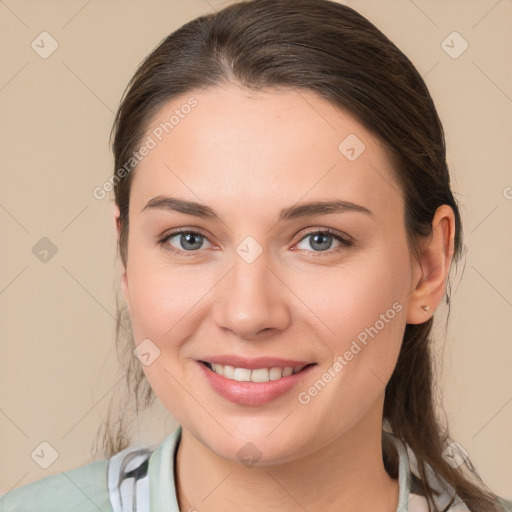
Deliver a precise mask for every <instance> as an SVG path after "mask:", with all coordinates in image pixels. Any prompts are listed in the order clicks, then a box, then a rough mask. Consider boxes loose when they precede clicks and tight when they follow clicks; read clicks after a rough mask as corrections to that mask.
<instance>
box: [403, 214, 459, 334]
mask: <svg viewBox="0 0 512 512" xmlns="http://www.w3.org/2000/svg"><path fill="white" fill-rule="evenodd" d="M454 239H455V215H454V213H453V210H452V208H451V207H450V206H448V205H447V204H444V205H442V206H440V207H439V208H437V210H436V213H435V215H434V218H433V220H432V234H431V236H430V237H429V238H428V239H427V240H425V241H424V242H423V247H422V251H421V255H420V257H419V261H418V260H416V259H414V261H413V276H414V280H413V284H414V288H413V290H412V292H411V293H410V296H409V301H408V304H407V316H406V321H407V323H408V324H421V323H423V322H426V321H427V320H428V319H429V318H430V317H431V316H432V314H433V313H434V311H435V310H436V309H437V307H438V305H439V303H440V302H441V300H442V299H443V297H444V294H445V291H446V284H447V281H448V277H449V274H450V265H451V261H452V258H453V253H454V246H455V244H454ZM423 305H428V306H430V309H429V310H428V311H425V310H424V309H423V308H422V306H423Z"/></svg>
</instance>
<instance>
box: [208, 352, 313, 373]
mask: <svg viewBox="0 0 512 512" xmlns="http://www.w3.org/2000/svg"><path fill="white" fill-rule="evenodd" d="M200 361H203V362H205V363H213V364H221V365H223V366H233V367H235V368H248V369H250V370H255V369H257V368H275V367H279V368H286V367H287V366H289V367H291V368H297V367H299V366H306V365H308V364H313V363H312V362H311V361H296V360H293V359H281V358H278V357H265V356H264V357H241V356H235V355H221V356H209V357H205V358H204V359H201V360H200Z"/></svg>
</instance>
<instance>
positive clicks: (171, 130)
mask: <svg viewBox="0 0 512 512" xmlns="http://www.w3.org/2000/svg"><path fill="white" fill-rule="evenodd" d="M191 105H194V106H192V107H191ZM150 139H151V142H150V143H149V144H147V145H148V147H149V146H151V149H150V150H149V151H148V152H147V154H146V156H144V157H143V158H142V160H141V161H140V163H139V164H138V165H137V167H136V169H135V171H133V172H134V173H135V175H134V178H133V182H132V192H131V200H130V202H131V203H132V204H133V206H134V208H133V209H134V210H135V211H140V210H141V209H142V208H143V207H144V205H145V204H146V202H147V201H148V200H149V199H151V198H152V197H154V196H156V195H159V194H168V195H173V196H179V197H181V198H185V199H191V200H195V201H197V200H204V202H206V203H207V204H208V205H210V206H212V207H213V208H214V209H215V210H217V211H220V212H222V211H227V209H228V208H229V205H231V206H232V207H235V205H238V206H243V207H244V208H245V209H250V208H251V207H254V208H255V209H258V208H259V209H261V206H262V204H263V205H265V208H266V209H269V208H272V205H275V208H276V211H277V210H278V209H281V207H284V206H288V205H289V204H290V203H295V202H297V201H300V200H304V201H310V200H311V201H313V200H318V199H326V198H337V199H346V200H350V201H353V202H359V203H360V204H364V205H365V206H368V207H369V208H370V209H371V210H372V211H374V212H376V213H377V214H378V211H379V210H382V212H384V211H386V212H388V213H393V214H395V215H396V214H398V213H399V212H400V209H401V204H400V203H401V192H400V187H399V185H398V184H397V183H396V181H395V178H394V175H393V172H392V167H391V162H390V160H389V158H388V155H387V153H386V150H385V148H384V147H383V145H382V144H381V142H380V141H379V140H378V139H377V138H376V137H374V136H373V135H372V134H371V133H370V132H369V131H367V130H366V129H365V128H364V127H363V126H362V125H361V124H360V123H358V122H357V121H356V120H355V119H354V118H353V117H352V116H351V115H350V114H349V113H348V112H346V111H344V110H343V109H340V108H338V107H336V106H334V105H333V104H331V103H330V102H328V101H327V100H325V99H323V98H321V97H319V96H318V95H316V94H315V93H314V92H312V91H307V90H297V89H281V90H278V89H266V90H264V91H257V92H255V91H249V90H248V89H245V88H242V87H239V86H236V85H233V84H229V85H225V86H222V87H215V88H209V89H204V90H201V91H193V92H190V93H187V94H184V95H181V96H179V97H175V98H173V100H171V101H169V102H168V103H167V104H165V105H164V106H163V107H161V108H160V109H159V110H158V112H157V113H156V115H155V116H153V118H152V120H151V123H150V125H149V128H148V129H147V132H146V135H145V137H144V140H143V142H144V141H146V142H147V141H149V140H150ZM392 203H393V204H395V210H396V211H395V212H390V208H391V204H392Z"/></svg>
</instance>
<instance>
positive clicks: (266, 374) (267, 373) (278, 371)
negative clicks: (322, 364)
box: [199, 361, 317, 383]
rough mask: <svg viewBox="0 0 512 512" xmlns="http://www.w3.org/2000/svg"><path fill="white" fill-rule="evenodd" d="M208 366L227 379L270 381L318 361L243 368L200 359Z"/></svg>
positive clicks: (299, 370)
mask: <svg viewBox="0 0 512 512" xmlns="http://www.w3.org/2000/svg"><path fill="white" fill-rule="evenodd" d="M199 362H200V363H202V364H203V365H204V366H206V367H207V368H208V369H209V370H210V371H211V372H213V373H216V374H217V375H221V376H222V377H224V378H225V379H228V380H233V381H236V382H261V383H263V382H270V381H275V380H281V379H283V378H285V377H289V376H290V375H295V374H297V373H301V372H302V371H304V370H305V369H306V368H309V367H310V366H314V365H316V364H317V363H309V364H304V365H300V366H295V367H292V366H284V367H281V366H273V367H266V368H265V367H263V368H254V369H250V368H242V367H234V366H230V365H223V364H218V363H210V362H208V361H199Z"/></svg>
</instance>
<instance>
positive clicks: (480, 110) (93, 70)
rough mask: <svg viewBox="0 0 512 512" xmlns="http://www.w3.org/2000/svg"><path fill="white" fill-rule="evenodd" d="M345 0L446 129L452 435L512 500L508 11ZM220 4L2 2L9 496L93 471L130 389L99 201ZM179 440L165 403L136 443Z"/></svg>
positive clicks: (109, 229) (447, 374) (1, 425)
mask: <svg viewBox="0 0 512 512" xmlns="http://www.w3.org/2000/svg"><path fill="white" fill-rule="evenodd" d="M346 3H347V4H348V5H350V6H352V7H355V8H356V9H358V10H359V11H360V12H361V13H362V14H364V15H365V16H367V17H368V18H369V19H370V20H371V21H372V22H374V23H375V24H376V25H377V26H378V27H379V28H380V29H382V30H383V31H384V33H386V35H388V36H389V37H390V39H391V40H393V41H394V42H395V43H396V44H397V45H398V46H399V47H400V48H401V49H402V50H403V51H404V52H405V53H406V54H407V55H408V56H409V57H410V58H411V60H412V61H413V62H414V63H415V65H416V67H417V68H418V70H419V71H420V73H421V74H422V75H423V76H424V77H425V79H426V82H427V85H428V86H429V88H430V90H431V93H432V95H433V97H434V101H435V102H436V105H437V107H438V110H439V113H440V116H441V119H442V121H443V123H444V127H445V131H446V139H447V145H448V158H449V165H450V169H451V173H452V176H453V186H454V190H455V192H456V194H457V195H456V197H457V199H458V200H459V201H460V202H461V204H462V214H463V220H464V222H465V234H466V245H467V249H468V252H467V256H466V260H465V264H464V263H463V264H461V265H460V267H459V271H458V273H457V276H456V277H455V280H454V288H453V307H452V316H451V319H450V323H449V327H448V329H447V331H446V340H445V331H444V319H442V318H441V319H439V321H438V329H437V332H438V333H439V334H440V344H441V343H443V342H444V341H445V348H444V352H443V353H442V354H441V355H442V357H441V359H442V365H441V366H440V370H439V371H440V376H439V383H440V387H441V388H442V390H443V392H444V397H445V406H446V410H447V412H448V415H449V419H450V426H451V431H452V435H453V436H454V438H455V439H456V440H457V441H458V442H459V443H460V444H461V445H462V446H463V447H464V448H465V449H466V450H467V451H468V452H469V454H470V457H471V458H472V461H473V462H474V463H475V465H476V467H477V468H478V469H479V472H480V474H481V476H482V477H483V478H484V480H485V481H486V482H487V484H488V485H489V486H490V487H491V488H492V489H493V490H494V491H496V492H498V493H499V494H501V495H502V496H504V497H508V498H512V466H511V461H512V443H511V441H512V372H511V366H512V364H511V363H512V343H511V340H512V327H511V318H512V271H511V266H510V262H511V261H512V241H511V236H510V234H511V232H512V230H511V228H512V188H511V187H512V173H511V161H512V158H511V157H512V149H511V147H512V144H511V135H512V133H511V132H512V130H511V117H512V76H511V66H510V62H511V56H512V31H511V30H510V27H511V26H512V2H511V1H510V0H501V1H496V0H479V1H469V0H457V1H454V0H450V1H446V0H445V1H436V2H433V1H426V0H414V1H413V0H403V1H401V0H396V1H386V2H383V1H381V0H359V1H356V0H352V1H347V2H346ZM221 4H222V2H215V1H213V0H209V1H208V2H207V1H206V0H190V1H188V0H187V1H169V0H167V1H163V0H162V1H141V0H140V1H128V0H125V1H120V0H117V1H115V0H111V1H109V0H89V1H87V0H80V1H65V2H64V1H53V2H50V1H38V2H35V1H22V0H5V1H1V0H0V38H1V40H0V43H1V44H0V53H1V57H2V58H1V62H2V65H1V75H0V109H1V119H2V123H1V128H0V130H1V132H0V158H1V166H0V169H1V172H2V179H1V188H0V223H1V224H0V226H1V234H2V242H1V244H2V245H1V246H2V252H1V265H0V309H1V318H0V329H1V339H2V345H1V348H2V350H1V355H2V357H1V362H0V365H1V368H0V389H1V390H2V392H1V396H0V431H1V433H2V435H1V437H0V453H1V459H2V465H1V470H0V492H2V493H3V492H7V491H8V490H10V489H12V488H14V487H17V486H21V485H25V484H27V483H29V482H31V481H34V480H37V479H40V478H42V477H44V476H47V475H50V474H54V473H57V472H60V471H64V470H68V469H71V468H73V467H77V466H79V465H83V464H85V463H88V462H90V461H92V457H91V456H90V454H89V450H90V447H91V444H92V440H93V438H94V434H95V432H96V428H97V426H98V424H99V421H100V420H101V418H102V417H103V415H104V413H105V411H106V406H107V405H108V401H109V399H110V397H111V394H112V393H115V392H116V391H117V390H119V385H118V383H119V379H120V374H119V373H118V371H117V364H116V359H115V352H114V319H113V315H114V290H115V286H117V284H116V282H115V281H114V276H115V274H116V265H115V262H114V258H115V231H114V224H113V206H112V203H111V202H110V201H109V200H107V199H105V200H102V201H100V200H96V199H95V198H94V197H93V195H92V190H93V188H94V187H96V186H98V185H101V184H102V183H103V182H104V181H105V180H106V179H107V178H108V177H109V176H110V175H111V174H112V172H113V169H112V158H111V155H110V150H109V147H108V135H109V130H110V127H111V122H112V119H113V112H114V111H115V108H116V106H117V104H118V101H119V99H120V97H121V94H122V91H123V89H124V87H125V84H126V83H127V81H128V79H129V78H130V77H131V75H132V73H133V72H134V70H135V67H136V66H137V65H138V63H139V62H140V60H141V59H142V58H143V57H144V56H145V55H146V54H147V53H148V52H149V51H150V50H151V49H152V48H153V47H154V46H155V45H156V44H157V43H158V42H159V41H160V40H161V39H162V38H163V37H164V36H165V35H167V34H168V33H169V32H171V31H172V30H174V29H175V28H177V27H178V26H180V25H182V24H183V23H184V22H186V21H188V20H190V19H192V18H194V17H196V16H198V15H200V14H203V13H207V12H211V11H212V10H213V9H214V8H219V6H220V5H221ZM43 31H47V32H49V33H50V34H51V36H52V37H53V38H54V39H55V40H56V41H57V43H58V48H57V50H56V51H55V52H54V53H53V54H52V55H51V56H50V57H48V58H47V59H43V58H41V57H40V56H39V55H38V53H36V52H35V51H34V50H33V49H32V48H31V43H32V41H34V40H36V42H37V41H38V40H39V39H37V37H38V36H39V34H41V32H43ZM453 31H457V32H459V33H460V34H461V35H462V37H463V38H464V39H465V40H466V41H467V42H468V44H469V47H468V49H467V50H466V51H465V52H464V53H463V54H462V55H460V56H459V57H458V58H456V59H453V58H452V57H450V56H449V55H448V54H447V53H446V52H445V51H444V50H443V48H442V46H441V43H442V41H443V40H445V38H446V37H447V36H448V35H449V34H451V33H452V32H453ZM457 44H459V43H457ZM47 47H48V46H47ZM507 187H508V188H507ZM43 237H47V238H49V239H50V240H51V241H52V243H53V244H54V245H55V246H56V248H57V252H56V254H55V255H54V256H53V257H51V258H49V259H48V261H47V262H46V263H43V262H42V261H40V260H39V259H38V258H36V256H35V255H34V254H33V252H32V248H33V247H34V246H35V245H36V243H38V241H39V240H40V239H41V238H43ZM173 428H174V422H173V420H172V418H170V417H169V416H168V415H167V413H166V411H165V410H163V407H162V406H160V405H159V404H157V405H156V406H155V408H154V409H153V410H152V411H150V414H148V415H146V416H145V417H144V418H143V422H142V425H141V428H140V429H138V430H135V431H134V432H135V437H134V440H140V441H142V442H148V443H153V442H157V441H159V440H160V439H162V438H163V436H164V435H166V434H167V433H169V432H170V431H171V430H172V429H173ZM44 441H46V442H48V443H50V444H51V445H52V446H53V447H54V449H55V450H56V451H57V452H58V458H57V459H56V461H55V462H54V463H53V464H52V465H51V466H50V467H48V469H42V468H40V467H39V466H38V465H37V464H36V462H35V461H34V460H33V459H32V458H31V453H32V452H33V451H34V450H35V449H36V448H38V447H39V445H40V443H42V442H44Z"/></svg>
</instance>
